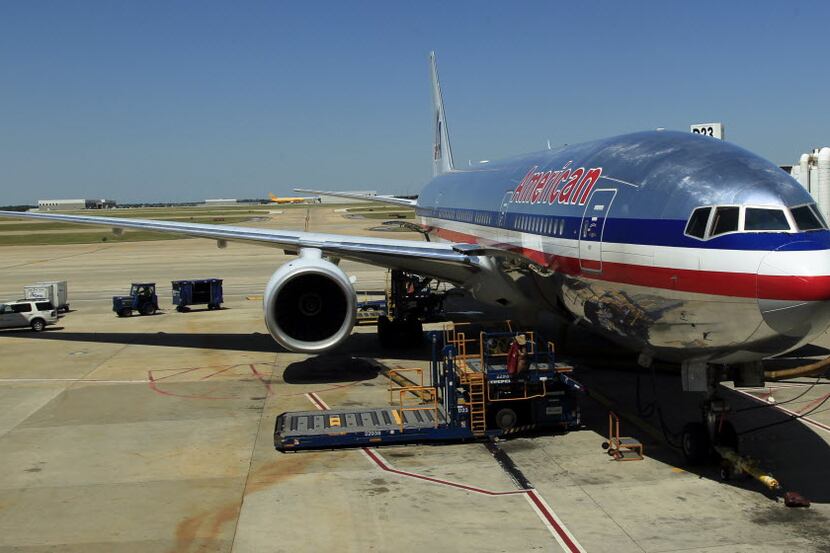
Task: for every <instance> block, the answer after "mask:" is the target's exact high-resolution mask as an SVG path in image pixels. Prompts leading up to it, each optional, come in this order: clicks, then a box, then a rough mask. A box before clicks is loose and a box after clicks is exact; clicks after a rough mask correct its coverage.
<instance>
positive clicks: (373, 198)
mask: <svg viewBox="0 0 830 553" xmlns="http://www.w3.org/2000/svg"><path fill="white" fill-rule="evenodd" d="M294 192H301V193H303V194H321V195H323V196H334V197H337V198H348V199H350V200H366V201H367V202H380V203H384V204H394V205H401V206H406V207H415V206H416V205H417V203H418V200H409V199H407V198H396V197H394V196H378V195H375V194H358V193H356V192H336V191H332V190H328V191H327V190H309V189H307V188H295V189H294Z"/></svg>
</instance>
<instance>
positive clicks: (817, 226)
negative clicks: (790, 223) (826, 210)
mask: <svg viewBox="0 0 830 553" xmlns="http://www.w3.org/2000/svg"><path fill="white" fill-rule="evenodd" d="M790 213H792V214H793V219H794V220H795V224H796V225H797V226H798V230H801V231H805V230H821V229H826V228H827V223H825V222H824V218H823V217H822V216H821V214H820V213H819V212H818V210H817V209H816V206H815V204H812V205H802V206H799V207H793V208H791V209H790Z"/></svg>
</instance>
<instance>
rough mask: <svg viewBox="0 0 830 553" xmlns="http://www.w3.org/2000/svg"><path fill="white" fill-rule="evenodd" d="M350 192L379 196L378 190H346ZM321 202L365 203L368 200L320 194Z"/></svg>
mask: <svg viewBox="0 0 830 553" xmlns="http://www.w3.org/2000/svg"><path fill="white" fill-rule="evenodd" d="M343 192H346V193H348V194H363V195H368V196H377V193H378V192H377V190H344V191H343ZM320 203H322V204H364V203H366V200H352V199H349V198H341V197H339V196H326V195H325V194H320Z"/></svg>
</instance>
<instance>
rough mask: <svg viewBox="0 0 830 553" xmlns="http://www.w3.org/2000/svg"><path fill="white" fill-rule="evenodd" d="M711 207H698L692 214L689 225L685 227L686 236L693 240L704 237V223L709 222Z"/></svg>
mask: <svg viewBox="0 0 830 553" xmlns="http://www.w3.org/2000/svg"><path fill="white" fill-rule="evenodd" d="M711 212H712V208H711V207H699V208H697V209H695V210H694V211H693V212H692V216H691V217H690V218H689V224H688V225H686V234H688V235H689V236H694V237H695V238H701V239H702V238H703V237H704V236H705V235H706V223H708V222H709V214H710V213H711Z"/></svg>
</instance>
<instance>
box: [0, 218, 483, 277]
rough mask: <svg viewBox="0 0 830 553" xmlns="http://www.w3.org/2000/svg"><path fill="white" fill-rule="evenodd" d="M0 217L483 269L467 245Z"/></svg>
mask: <svg viewBox="0 0 830 553" xmlns="http://www.w3.org/2000/svg"><path fill="white" fill-rule="evenodd" d="M0 217H17V218H24V219H46V220H50V221H63V222H65V223H78V224H84V225H99V226H105V227H110V228H112V229H113V231H114V232H116V233H118V232H121V231H122V230H123V229H134V230H148V231H155V232H169V233H175V234H183V235H187V236H194V237H199V238H210V239H213V240H217V243H218V244H219V245H220V247H221V246H224V244H225V243H227V242H249V243H254V244H261V245H264V246H272V247H275V248H281V249H283V250H285V251H286V252H288V253H294V252H297V251H299V250H300V249H301V248H317V249H319V250H321V251H322V252H323V253H324V254H325V255H329V256H334V257H339V258H343V259H350V260H353V261H360V262H364V263H369V264H371V265H378V266H381V267H388V268H392V269H401V270H405V271H410V272H414V273H419V274H424V275H429V276H433V277H436V278H440V279H443V280H448V281H450V282H460V281H461V280H463V279H464V277H465V276H468V275H469V274H470V271H476V270H478V268H479V264H478V258H477V257H476V256H475V255H470V254H468V253H465V252H464V251H463V249H464V247H466V246H467V245H466V244H458V245H454V244H449V243H436V242H419V241H412V240H400V239H388V240H387V239H382V238H369V237H363V236H348V235H343V234H322V233H315V232H300V231H290V230H277V229H262V228H253V227H239V226H230V225H207V224H200V223H181V222H174V221H156V220H148V219H127V218H121V217H98V216H92V215H61V214H55V213H32V212H17V211H0Z"/></svg>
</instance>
